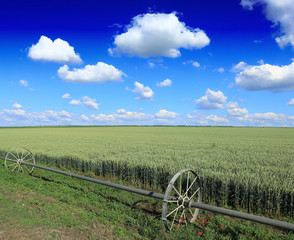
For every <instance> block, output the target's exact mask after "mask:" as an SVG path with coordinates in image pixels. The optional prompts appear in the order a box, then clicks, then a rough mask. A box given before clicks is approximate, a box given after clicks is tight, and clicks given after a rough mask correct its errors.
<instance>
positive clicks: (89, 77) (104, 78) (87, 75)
mask: <svg viewBox="0 0 294 240" xmlns="http://www.w3.org/2000/svg"><path fill="white" fill-rule="evenodd" d="M122 75H125V74H124V73H123V72H122V71H121V70H118V69H117V68H115V67H114V66H112V65H108V64H106V63H103V62H98V63H97V64H96V65H86V66H85V67H84V68H80V69H77V68H74V69H73V70H72V71H70V70H69V67H68V66H67V65H64V66H62V67H60V68H59V69H58V76H59V77H60V78H61V79H62V80H64V81H66V82H77V83H90V82H97V83H106V82H117V81H121V80H122V79H121V77H122Z"/></svg>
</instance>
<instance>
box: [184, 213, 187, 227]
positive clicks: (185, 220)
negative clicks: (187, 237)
mask: <svg viewBox="0 0 294 240" xmlns="http://www.w3.org/2000/svg"><path fill="white" fill-rule="evenodd" d="M184 219H185V223H186V225H187V217H186V214H185V209H184Z"/></svg>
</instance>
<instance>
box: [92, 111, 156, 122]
mask: <svg viewBox="0 0 294 240" xmlns="http://www.w3.org/2000/svg"><path fill="white" fill-rule="evenodd" d="M91 118H92V119H93V120H94V121H98V122H116V123H122V122H123V121H133V120H135V121H136V120H139V121H142V120H148V119H153V118H154V116H153V115H152V114H148V113H142V112H140V113H138V112H130V111H126V110H125V109H123V108H122V109H118V110H117V111H116V112H115V113H112V114H108V115H106V114H98V115H94V114H92V115H91Z"/></svg>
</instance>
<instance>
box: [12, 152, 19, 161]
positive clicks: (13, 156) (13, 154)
mask: <svg viewBox="0 0 294 240" xmlns="http://www.w3.org/2000/svg"><path fill="white" fill-rule="evenodd" d="M10 154H11V155H12V156H13V157H14V158H15V159H16V160H17V159H18V157H17V156H15V155H14V154H13V153H12V152H10Z"/></svg>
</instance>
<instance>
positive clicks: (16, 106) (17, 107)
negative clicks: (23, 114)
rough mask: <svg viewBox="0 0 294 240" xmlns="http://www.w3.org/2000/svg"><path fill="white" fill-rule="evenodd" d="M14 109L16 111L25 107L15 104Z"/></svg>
mask: <svg viewBox="0 0 294 240" xmlns="http://www.w3.org/2000/svg"><path fill="white" fill-rule="evenodd" d="M12 107H13V108H16V109H20V108H23V106H22V105H20V104H18V103H14V104H13V105H12Z"/></svg>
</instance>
